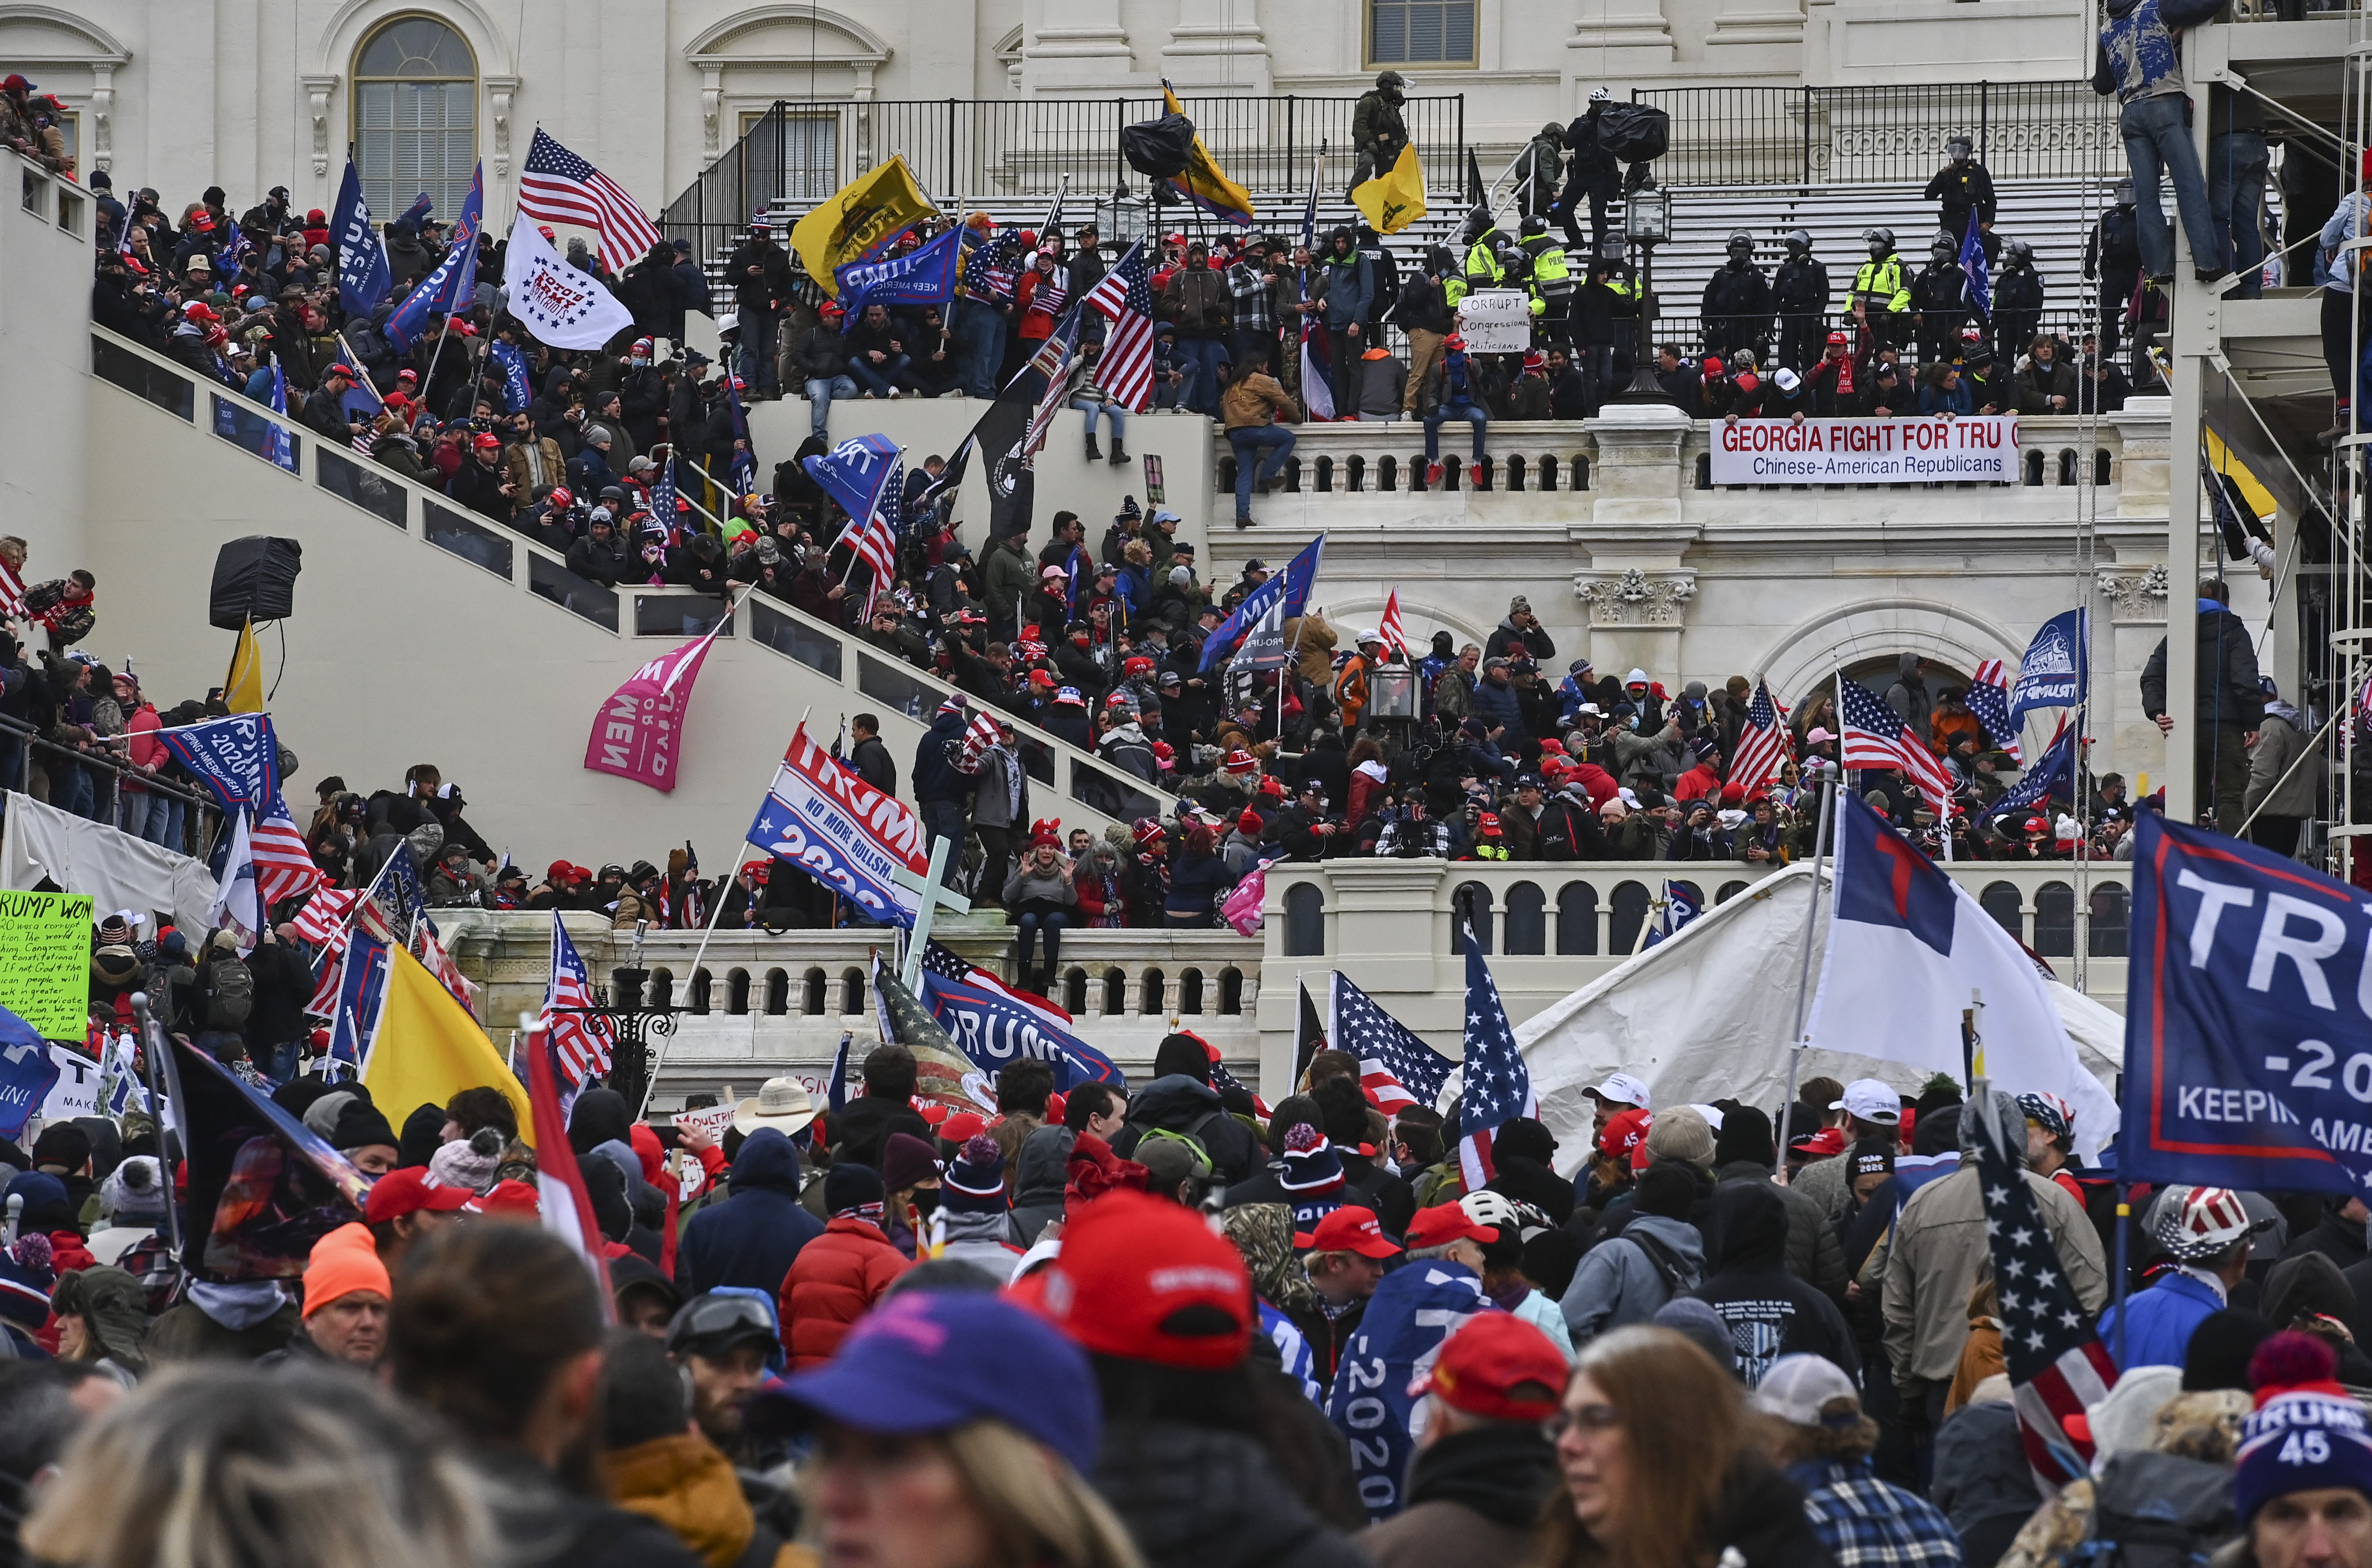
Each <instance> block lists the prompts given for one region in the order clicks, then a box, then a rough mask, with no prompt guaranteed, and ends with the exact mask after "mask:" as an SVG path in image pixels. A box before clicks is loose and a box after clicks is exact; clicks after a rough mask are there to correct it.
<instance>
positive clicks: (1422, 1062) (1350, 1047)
mask: <svg viewBox="0 0 2372 1568" xmlns="http://www.w3.org/2000/svg"><path fill="white" fill-rule="evenodd" d="M1327 1010H1328V1014H1329V1016H1330V1017H1331V1020H1332V1022H1331V1026H1330V1027H1329V1028H1328V1029H1327V1037H1328V1038H1329V1039H1330V1040H1332V1042H1333V1044H1334V1047H1335V1049H1336V1050H1338V1051H1349V1052H1350V1053H1351V1054H1352V1055H1354V1056H1355V1057H1357V1058H1358V1059H1359V1087H1360V1088H1361V1089H1362V1090H1363V1091H1365V1092H1366V1097H1367V1100H1368V1103H1369V1104H1371V1105H1373V1106H1374V1107H1375V1108H1376V1109H1378V1110H1380V1111H1382V1112H1383V1113H1384V1114H1385V1115H1386V1116H1392V1115H1397V1114H1398V1113H1399V1112H1401V1111H1402V1110H1404V1109H1407V1108H1408V1107H1410V1106H1413V1105H1423V1106H1425V1107H1427V1108H1428V1109H1429V1108H1431V1107H1432V1106H1433V1104H1434V1103H1435V1102H1436V1101H1437V1100H1438V1099H1440V1098H1441V1086H1442V1085H1443V1084H1445V1083H1447V1082H1448V1079H1449V1070H1450V1069H1451V1068H1452V1067H1455V1066H1456V1065H1457V1063H1454V1062H1452V1061H1450V1060H1449V1058H1448V1057H1446V1056H1444V1055H1442V1054H1441V1052H1439V1051H1436V1050H1434V1049H1433V1047H1431V1046H1429V1045H1427V1044H1425V1042H1424V1040H1423V1039H1421V1038H1420V1037H1418V1036H1417V1035H1416V1034H1414V1033H1413V1032H1412V1031H1411V1030H1410V1029H1409V1028H1408V1027H1407V1026H1406V1025H1404V1024H1402V1023H1401V1021H1400V1020H1399V1019H1398V1018H1395V1017H1393V1016H1391V1015H1390V1014H1389V1013H1387V1012H1385V1011H1384V1010H1383V1009H1382V1008H1381V1007H1378V1005H1376V1003H1375V999H1374V998H1373V997H1371V996H1369V995H1368V994H1367V993H1366V992H1364V991H1362V990H1360V989H1359V988H1358V987H1357V986H1356V985H1354V984H1353V983H1352V982H1351V981H1350V980H1349V978H1348V977H1347V976H1344V975H1341V974H1337V975H1335V976H1334V977H1333V985H1332V987H1331V996H1330V999H1329V1005H1328V1009H1327Z"/></svg>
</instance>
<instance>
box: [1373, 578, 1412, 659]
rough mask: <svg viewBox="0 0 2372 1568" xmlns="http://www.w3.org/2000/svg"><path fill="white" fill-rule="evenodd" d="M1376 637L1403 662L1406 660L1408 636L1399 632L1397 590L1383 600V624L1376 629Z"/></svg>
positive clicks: (1399, 612)
mask: <svg viewBox="0 0 2372 1568" xmlns="http://www.w3.org/2000/svg"><path fill="white" fill-rule="evenodd" d="M1376 635H1377V636H1378V637H1381V638H1382V639H1383V640H1384V646H1385V647H1387V648H1389V649H1390V650H1391V651H1392V652H1393V653H1396V654H1398V655H1400V656H1401V660H1402V661H1403V662H1405V661H1406V660H1407V658H1408V656H1409V651H1408V634H1407V633H1405V632H1403V631H1401V591H1400V589H1398V588H1394V589H1393V590H1392V591H1391V594H1390V596H1389V598H1386V599H1385V600H1384V620H1383V624H1381V625H1380V626H1378V627H1377V628H1376Z"/></svg>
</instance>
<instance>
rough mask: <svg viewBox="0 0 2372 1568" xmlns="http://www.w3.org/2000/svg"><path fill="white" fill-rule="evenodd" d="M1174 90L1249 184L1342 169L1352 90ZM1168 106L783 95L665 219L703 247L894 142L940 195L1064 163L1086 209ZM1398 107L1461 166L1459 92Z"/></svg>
mask: <svg viewBox="0 0 2372 1568" xmlns="http://www.w3.org/2000/svg"><path fill="white" fill-rule="evenodd" d="M1180 103H1181V104H1182V105H1183V106H1184V108H1185V110H1186V116H1187V118H1188V119H1190V120H1192V122H1194V127H1195V129H1196V131H1198V132H1199V133H1200V134H1201V135H1202V137H1203V145H1205V146H1207V147H1208V148H1210V150H1211V156H1212V157H1214V158H1215V159H1217V160H1218V164H1219V167H1220V168H1222V169H1224V170H1226V171H1227V175H1228V177H1229V178H1230V179H1232V180H1235V181H1236V183H1238V185H1241V186H1243V187H1244V188H1245V189H1247V190H1249V191H1253V192H1274V191H1298V190H1303V189H1306V188H1307V187H1308V181H1309V175H1310V170H1311V168H1312V167H1313V162H1314V160H1315V159H1316V158H1317V156H1318V153H1319V149H1320V147H1321V146H1323V147H1325V149H1326V157H1325V162H1324V167H1323V168H1322V169H1321V170H1320V180H1321V185H1322V188H1323V189H1325V190H1328V191H1331V192H1340V191H1342V190H1343V188H1344V187H1345V186H1347V185H1348V184H1349V183H1350V178H1351V168H1352V161H1353V157H1354V153H1353V150H1352V147H1351V116H1352V111H1353V110H1354V109H1355V107H1356V106H1357V104H1358V99H1355V98H1300V97H1296V96H1292V95H1287V96H1285V97H1282V98H1187V99H1180ZM1162 111H1163V103H1162V100H1161V99H1159V98H1111V99H952V98H951V99H889V100H883V101H878V102H863V103H851V102H845V101H841V102H790V101H782V102H777V103H776V104H774V106H773V108H771V109H769V110H767V111H766V112H765V113H764V114H763V115H762V116H761V117H760V118H759V119H758V120H757V121H756V122H753V123H751V124H750V128H749V130H748V131H747V132H746V133H745V134H743V135H742V137H741V139H740V140H739V141H738V142H737V143H735V144H734V145H733V146H731V147H730V148H728V149H727V151H726V153H725V156H724V157H720V158H718V159H717V160H716V162H715V163H714V164H712V165H711V166H710V167H709V168H707V169H706V170H705V171H704V172H703V173H702V174H701V176H700V178H699V179H697V180H694V181H693V182H692V185H691V186H690V187H689V188H688V189H686V190H685V191H684V192H683V193H682V194H681V195H680V196H678V197H677V198H676V199H675V200H674V201H673V202H671V203H669V205H668V209H667V211H666V212H665V213H664V214H662V215H660V218H659V226H660V227H661V228H662V229H664V230H665V231H666V232H667V234H668V235H669V238H687V239H690V240H692V242H693V244H694V245H695V246H697V247H698V253H699V254H702V255H706V254H709V253H710V252H712V251H713V250H715V249H716V248H717V247H719V246H721V245H723V244H724V243H726V242H727V239H728V238H730V237H731V236H733V235H735V234H736V233H738V231H739V229H740V228H741V226H743V225H745V224H747V223H748V222H749V221H750V217H751V216H752V215H755V214H757V213H759V212H761V211H762V210H764V209H765V208H766V207H768V206H769V205H771V204H773V203H774V202H775V201H777V200H781V201H784V202H786V203H790V204H792V205H793V206H804V205H807V204H809V203H815V202H819V201H821V200H822V199H823V198H825V197H826V196H829V195H831V193H832V192H834V191H837V190H838V189H840V187H841V186H843V185H844V184H846V183H847V182H848V181H849V180H853V179H855V177H856V176H857V175H859V174H862V173H864V172H865V171H866V169H868V168H872V167H874V166H875V165H876V164H878V163H881V162H883V161H885V160H886V159H888V158H889V157H890V156H891V155H892V154H899V155H902V156H903V157H905V160H906V164H907V167H908V168H912V169H913V171H914V177H915V178H916V179H917V180H920V181H921V182H922V185H923V188H924V191H925V192H927V193H928V194H929V195H930V197H931V199H932V200H933V201H934V202H936V203H938V204H939V205H940V206H941V207H942V208H957V207H961V206H966V205H979V204H982V203H990V202H1003V201H1009V200H1012V199H1015V198H1020V197H1044V198H1049V199H1051V198H1052V195H1053V193H1054V192H1055V191H1056V190H1057V189H1059V188H1060V187H1061V184H1062V180H1063V176H1064V175H1065V174H1068V175H1069V176H1070V177H1071V198H1070V200H1071V202H1072V203H1075V204H1076V207H1077V209H1078V210H1079V211H1080V212H1081V213H1082V214H1084V213H1085V211H1086V210H1087V209H1088V208H1089V207H1092V206H1093V205H1094V204H1095V203H1098V202H1099V201H1101V200H1108V199H1109V198H1110V194H1111V192H1112V191H1113V189H1114V188H1115V187H1117V186H1120V185H1125V184H1130V183H1134V184H1136V185H1139V186H1142V185H1143V183H1144V180H1143V177H1142V176H1137V175H1134V171H1133V170H1131V169H1130V168H1129V167H1128V165H1127V163H1126V161H1125V160H1124V159H1123V158H1122V157H1121V150H1120V134H1121V129H1122V127H1123V126H1126V125H1133V124H1137V123H1140V122H1144V121H1147V120H1152V119H1156V118H1157V117H1158V116H1159V115H1160V114H1161V113H1162ZM1401 114H1402V115H1403V116H1404V117H1405V118H1406V120H1407V122H1408V127H1409V137H1410V140H1411V141H1412V142H1413V143H1414V144H1415V146H1416V149H1417V157H1419V158H1421V159H1423V160H1424V165H1425V167H1426V168H1429V169H1434V170H1439V171H1448V172H1445V173H1442V174H1439V175H1437V176H1436V178H1442V179H1455V178H1456V177H1457V176H1456V174H1455V172H1454V171H1455V170H1457V169H1459V168H1462V167H1463V165H1464V161H1465V148H1466V99H1465V97H1464V95H1463V94H1458V95H1453V96H1450V97H1446V98H1421V99H1409V100H1408V101H1407V102H1406V103H1405V104H1403V105H1402V106H1401Z"/></svg>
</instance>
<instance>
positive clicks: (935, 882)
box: [890, 838, 971, 991]
mask: <svg viewBox="0 0 2372 1568" xmlns="http://www.w3.org/2000/svg"><path fill="white" fill-rule="evenodd" d="M955 842H956V841H955V840H953V839H949V838H938V839H934V840H932V841H931V868H930V870H929V871H928V872H926V873H925V874H924V875H923V876H921V877H917V876H915V875H914V874H913V872H912V871H909V870H907V869H906V868H905V867H904V866H902V865H893V866H891V867H890V880H891V881H892V882H895V883H897V884H898V886H900V887H901V888H911V889H913V890H914V891H915V892H917V893H920V894H921V895H922V907H921V908H920V909H917V910H916V911H915V912H914V930H913V935H909V936H908V937H907V938H906V961H905V963H904V964H903V965H902V966H901V967H900V969H899V970H898V979H899V980H900V981H901V983H903V984H904V985H905V987H906V989H907V990H909V991H912V990H913V989H914V988H915V987H916V986H917V985H919V984H921V983H922V979H923V949H924V947H928V946H929V945H930V941H931V922H932V921H933V919H934V918H936V916H937V914H938V912H939V909H940V907H941V906H942V905H944V906H946V907H947V908H948V909H951V910H953V911H955V912H956V913H958V914H970V913H971V900H970V899H967V898H965V897H964V896H963V895H962V894H961V893H956V892H950V891H949V890H948V888H947V887H946V885H945V884H943V883H942V882H941V881H940V880H939V877H941V876H942V875H943V874H944V873H945V872H946V871H947V868H948V853H949V852H950V851H951V850H952V849H953V848H954V847H955Z"/></svg>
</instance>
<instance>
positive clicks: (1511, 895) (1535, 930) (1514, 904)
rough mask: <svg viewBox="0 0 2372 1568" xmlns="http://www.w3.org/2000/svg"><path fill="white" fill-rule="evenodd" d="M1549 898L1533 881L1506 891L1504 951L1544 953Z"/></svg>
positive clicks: (1546, 949) (1546, 943)
mask: <svg viewBox="0 0 2372 1568" xmlns="http://www.w3.org/2000/svg"><path fill="white" fill-rule="evenodd" d="M1548 901H1549V900H1548V895H1547V894H1545V893H1543V892H1541V889H1540V886H1539V884H1537V883H1533V882H1518V883H1517V884H1516V885H1515V886H1514V887H1512V888H1510V889H1507V951H1508V953H1509V954H1510V955H1511V956H1512V955H1515V954H1517V953H1532V954H1539V953H1545V952H1547V951H1548V947H1549V921H1548Z"/></svg>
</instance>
